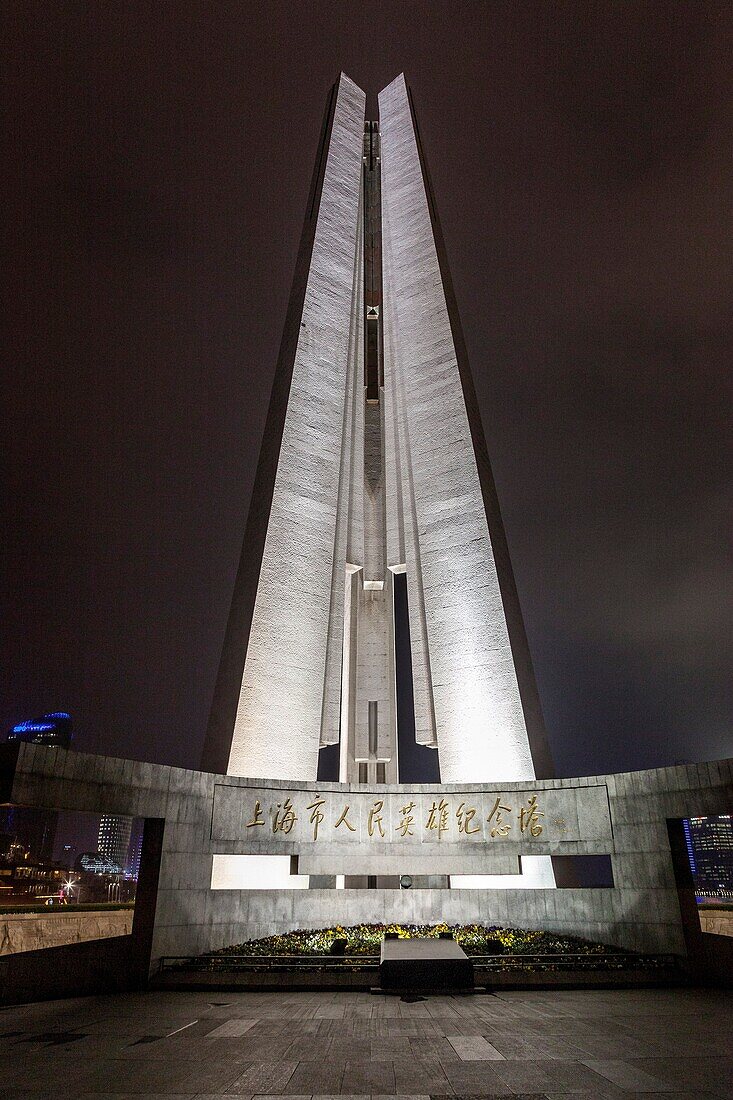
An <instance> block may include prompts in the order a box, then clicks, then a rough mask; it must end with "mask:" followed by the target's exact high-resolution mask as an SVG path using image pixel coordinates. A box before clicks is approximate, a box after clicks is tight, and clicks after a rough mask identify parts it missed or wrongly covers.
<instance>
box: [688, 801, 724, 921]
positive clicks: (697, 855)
mask: <svg viewBox="0 0 733 1100" xmlns="http://www.w3.org/2000/svg"><path fill="white" fill-rule="evenodd" d="M683 827H684V831H685V840H686V842H687V853H688V856H689V859H690V869H691V870H692V877H693V879H694V881H695V892H696V894H697V895H698V897H701V898H720V899H725V900H729V899H730V898H733V815H731V814H720V815H718V816H717V817H690V818H688V819H686V820H685V822H684V826H683Z"/></svg>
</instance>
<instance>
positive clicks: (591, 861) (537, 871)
mask: <svg viewBox="0 0 733 1100" xmlns="http://www.w3.org/2000/svg"><path fill="white" fill-rule="evenodd" d="M557 861H559V862H560V863H561V864H562V874H558V867H557V866H556V862H557ZM519 868H520V870H521V874H508V875H506V874H504V875H451V876H450V885H451V889H452V890H546V889H548V888H552V887H553V886H555V888H557V889H560V890H562V889H578V888H580V889H602V888H609V887H613V885H614V881H613V865H612V862H611V857H610V855H596V856H560V857H556V856H553V857H552V871H554V880H555V881H554V882H553V880H552V878H551V877H550V870H551V867H550V858H549V856H520V857H519Z"/></svg>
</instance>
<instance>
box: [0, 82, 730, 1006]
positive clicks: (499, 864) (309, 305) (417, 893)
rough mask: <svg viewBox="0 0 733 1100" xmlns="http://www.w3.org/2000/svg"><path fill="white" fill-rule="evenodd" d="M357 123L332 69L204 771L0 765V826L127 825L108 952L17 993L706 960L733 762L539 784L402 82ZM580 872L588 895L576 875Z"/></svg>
mask: <svg viewBox="0 0 733 1100" xmlns="http://www.w3.org/2000/svg"><path fill="white" fill-rule="evenodd" d="M364 114H365V97H364V93H363V92H361V91H360V90H359V89H358V88H357V87H356V86H355V85H354V84H353V83H352V82H351V81H350V80H349V79H348V78H347V77H345V76H342V77H341V78H340V80H339V81H338V83H337V85H336V86H335V88H334V89H333V91H332V93H331V96H330V99H329V102H328V107H327V110H326V116H325V120H324V129H323V136H322V140H321V145H320V149H319V153H318V157H317V161H316V168H315V172H314V176H313V183H312V187H311V192H310V196H309V199H308V207H307V211H306V218H305V224H304V228H303V236H302V241H301V246H300V251H299V255H298V261H297V267H296V272H295V280H294V285H293V292H292V295H291V300H290V306H289V311H288V315H287V321H286V326H285V333H284V336H283V341H282V346H281V350H280V357H279V362H278V366H277V372H276V376H275V383H274V388H273V394H272V400H271V403H270V409H269V413H268V419H267V425H266V430H265V435H264V441H263V444H262V451H261V455H260V461H259V464H258V469H257V476H256V482H255V488H254V494H253V498H252V505H251V508H250V513H249V518H248V521H247V527H246V532H245V536H244V545H243V549H242V556H241V563H240V567H239V572H238V576H237V580H236V585H235V589H234V595H233V600H232V607H231V613H230V616H229V622H228V626H227V632H226V639H225V645H224V650H223V654H222V659H221V665H220V670H219V676H218V681H217V685H216V691H215V696H214V701H213V707H212V712H211V720H210V723H209V728H208V733H207V739H206V747H205V756H204V762H203V768H202V769H201V770H200V771H197V772H193V771H184V770H183V769H180V768H171V767H167V766H164V765H153V764H145V763H140V762H137V761H129V760H117V759H113V758H110V757H101V756H89V755H86V754H83V753H76V752H72V751H70V750H68V749H65V748H62V747H56V746H48V745H37V744H21V743H19V742H16V743H14V744H8V745H4V746H0V794H1V795H2V799H0V801H2V802H3V803H4V804H6V805H14V806H21V807H40V808H42V809H44V810H45V811H49V810H51V811H52V812H54V813H55V812H57V811H67V810H69V811H73V810H83V811H85V812H94V813H98V814H101V815H104V819H105V820H108V821H109V820H117V821H119V820H121V819H126V820H128V819H130V818H132V817H136V818H142V819H143V820H144V827H143V844H142V854H141V863H140V878H139V883H138V894H137V902H136V908H135V919H134V923H133V928H132V934H131V935H130V936H127V937H122V936H120V937H114V939H111V940H110V941H109V948H108V949H107V950H106V953H105V954H102V953H100V948H99V946H98V945H97V946H96V947H95V948H94V952H93V953H90V954H85V951H86V950H87V945H84V944H71V945H68V948H69V950H68V952H67V953H66V954H65V955H64V956H63V959H62V960H61V963H59V964H57V963H56V962H54V964H53V965H51V964H49V963H47V962H45V961H44V960H34V958H33V956H35V955H36V954H37V953H36V952H35V951H34V952H29V953H28V956H29V958H28V962H27V964H23V965H22V966H21V964H19V963H16V962H14V961H13V960H10V961H8V960H7V959H6V960H3V959H1V958H0V986H2V980H3V977H4V976H5V977H6V978H7V981H6V987H7V986H9V987H10V988H11V992H12V996H13V997H14V998H15V999H16V1000H23V999H25V1000H27V999H28V995H27V989H28V981H27V975H29V974H30V975H31V976H32V982H33V983H34V988H35V989H37V988H39V985H43V986H44V988H49V989H50V990H51V991H52V992H53V995H56V996H58V995H60V994H61V993H64V992H68V993H76V994H78V993H79V992H81V991H82V985H83V983H84V982H86V985H83V989H84V991H86V992H92V991H94V990H96V989H98V988H105V986H104V983H105V982H107V983H108V982H110V980H112V978H113V976H114V974H115V973H116V972H119V970H120V968H121V967H122V968H126V971H127V973H128V975H129V977H128V979H127V980H128V981H133V980H134V981H137V980H141V981H142V980H145V979H146V978H147V976H148V974H149V973H151V972H153V971H155V970H156V968H157V967H158V965H159V963H160V961H161V959H162V958H163V957H164V956H171V955H176V956H181V955H186V956H188V955H192V954H197V953H201V952H209V951H215V950H219V949H221V948H226V947H228V946H230V945H232V944H241V943H243V942H245V941H247V940H249V939H255V938H257V937H259V936H269V935H273V934H276V933H278V934H279V933H282V932H287V931H291V930H292V929H294V928H300V929H306V928H323V927H324V926H328V927H331V928H333V927H335V926H336V925H340V926H342V927H345V926H348V925H351V924H362V923H367V922H372V921H379V922H383V923H389V922H395V921H396V922H399V923H403V924H437V923H438V922H443V921H445V922H448V923H451V924H471V923H479V924H487V925H492V924H496V925H511V926H519V927H522V928H526V929H545V930H551V931H554V932H556V933H560V934H562V935H572V936H582V937H584V938H589V939H592V940H594V941H596V942H602V943H609V944H618V945H620V946H622V947H625V948H628V949H630V950H632V951H643V952H665V953H668V952H672V953H675V954H684V953H685V952H687V954H688V957H689V959H690V960H691V961H692V962H694V964H695V965H696V966H700V967H703V970H701V973H703V972H704V973H705V974H706V975H717V979H719V976H720V974H721V973H723V971H722V970H721V966H722V965H723V963H722V962H721V960H725V959H729V956H730V952H729V950H728V948H729V945H727V946H726V945H723V946H724V947H725V950H723V949H722V948H719V947H715V945H713V947H710V945H709V944H708V945H706V944H704V943H703V942H702V941H703V940H704V938H705V937H703V935H702V932H701V930H700V921H699V919H698V916H697V906H696V902H695V889H694V883H693V881H692V878H691V874H690V867H689V861H688V859H687V856H686V849H685V837H684V824H685V820H686V819H687V818H689V817H691V816H705V815H709V814H710V815H712V814H715V815H718V814H727V813H729V812H730V807H731V802H732V800H733V761H731V760H722V761H710V762H707V763H701V764H689V765H684V766H676V767H669V768H658V769H656V770H654V771H646V772H634V773H628V774H624V773H620V774H617V775H596V776H586V777H585V778H572V779H558V778H555V777H554V776H553V774H552V766H551V761H550V757H549V753H548V750H547V744H546V738H545V732H544V727H543V722H542V715H541V710H540V706H539V701H538V697H537V689H536V687H535V683H534V677H533V673H532V665H531V661H530V656H529V650H528V647H527V640H526V637H525V633H524V628H523V625H522V617H521V613H520V609H519V603H518V600H517V593H516V590H515V586H514V580H513V577H512V570H511V565H510V562H509V555H508V553H507V545H506V539H505V537H504V531H503V528H502V523H501V517H500V514H499V508H498V504H497V499H496V492H495V489H494V484H493V480H492V476H491V470H490V466H489V460H488V456H487V449H486V444H485V442H484V437H483V432H482V428H481V421H480V417H479V414H478V409H477V404H476V398H475V394H474V390H473V385H472V382H471V375H470V372H469V368H468V364H467V361H466V352H465V347H464V342H463V338H462V336H461V330H460V326H459V323H458V314H457V310H456V302H455V297H454V294H453V290H452V287H451V282H450V277H449V274H448V268H447V265H446V261H445V250H444V247H443V240H442V237H441V232H440V227H439V225H438V220H437V215H436V210H435V202H434V199H433V196H432V193H431V189H430V183H429V179H428V175H427V170H426V167H425V160H424V156H423V151H422V147H421V143H420V138H419V133H418V130H417V127H416V123H415V115H414V112H413V109H412V104H411V101H410V96H409V93H408V90H407V88H406V85H405V81H404V78H403V77H401V76H400V77H398V78H397V80H395V81H394V82H393V83H392V84H391V85H390V86H389V87H388V88H386V89H385V90H384V91H383V92H382V93H381V95H380V97H379V120H378V122H377V121H366V122H365V119H364ZM405 592H406V605H407V616H406V615H405ZM396 611H397V614H396ZM406 617H407V618H409V629H408V628H407V627H405V620H406ZM408 636H409V644H408ZM410 680H411V687H412V690H411V691H410V690H409V684H410ZM405 684H407V685H408V689H406V688H405ZM406 699H407V700H408V701H411V700H412V699H414V704H413V707H412V709H413V712H414V715H413V714H410V713H409V711H410V708H409V707H407V706H406V702H405V701H406ZM398 702H399V707H398V705H397V704H398ZM406 711H407V717H406ZM398 713H399V718H400V722H399V728H398V719H397V715H398ZM413 716H414V721H413ZM398 734H399V736H398ZM410 738H412V739H413V741H417V742H419V744H420V745H421V746H423V747H422V748H420V749H419V748H417V747H416V746H415V745H414V744H410ZM400 750H402V753H401V755H402V759H400ZM431 752H432V753H434V754H435V755H434V756H433V757H430V754H431ZM420 757H422V758H423V759H424V758H425V757H428V759H429V760H431V761H432V762H433V763H435V762H436V760H437V762H438V763H439V778H440V781H439V783H437V784H436V782H435V777H436V775H437V774H438V772H437V769H435V768H433V770H432V775H431V776H427V775H426V774H425V772H423V773H422V774H419V771H418V769H417V767H416V766H415V765H414V764H413V763H412V762H413V761H414V760H417V759H419V758H420ZM326 764H328V765H329V767H328V768H326ZM319 765H320V768H319ZM334 765H336V766H334ZM319 771H320V775H319ZM327 771H328V775H326V773H327ZM428 779H429V780H430V781H428ZM128 828H129V820H128ZM589 859H591V860H594V861H596V862H595V868H596V871H597V872H602V874H600V878H602V880H603V885H601V884H600V883H599V882H598V881H597V884H596V888H590V887H585V886H581V885H579V882H580V880H581V878H582V875H579V874H577V872H576V873H575V874H573V870H574V869H575V868H578V867H580V869H581V871H582V868H583V867H584V866H587V861H588V860H589ZM578 860H580V861H581V862H580V863H578V862H577V861H578ZM599 861H600V863H599ZM554 872H557V874H555V873H554ZM598 877H599V876H597V879H598ZM717 938H718V939H720V940H721V941H722V940H724V939H725V937H723V936H720V937H717ZM82 948H84V951H82V950H81V949H82ZM713 948H715V949H714V950H713ZM55 950H61V949H55ZM38 954H40V953H38ZM121 960H122V961H121ZM725 965H728V966H729V965H730V960H729V961H728V963H727V964H725ZM115 968H117V971H115ZM8 975H10V977H7V976H8ZM24 975H26V977H25V978H24ZM136 976H137V977H136ZM706 980H707V979H706ZM44 983H45V984H44ZM80 983H82V985H80Z"/></svg>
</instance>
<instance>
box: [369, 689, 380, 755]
mask: <svg viewBox="0 0 733 1100" xmlns="http://www.w3.org/2000/svg"><path fill="white" fill-rule="evenodd" d="M378 750H379V741H378V737H377V703H376V700H374V699H370V700H369V755H370V756H376V755H377V752H378Z"/></svg>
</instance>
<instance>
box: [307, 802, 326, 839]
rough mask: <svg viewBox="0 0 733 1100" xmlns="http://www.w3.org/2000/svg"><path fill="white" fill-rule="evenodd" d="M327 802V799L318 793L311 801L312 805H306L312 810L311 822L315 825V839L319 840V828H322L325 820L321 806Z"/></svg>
mask: <svg viewBox="0 0 733 1100" xmlns="http://www.w3.org/2000/svg"><path fill="white" fill-rule="evenodd" d="M325 804H326V799H325V798H321V796H320V795H316V797H315V798H314V799H313V801H312V802H311V804H310V806H306V809H307V810H310V811H311V816H310V822H311V825H312V826H313V839H314V840H318V830H319V828H320V825H321V822H322V821H323V817H324V814H323V811H322V810H321V806H325Z"/></svg>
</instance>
